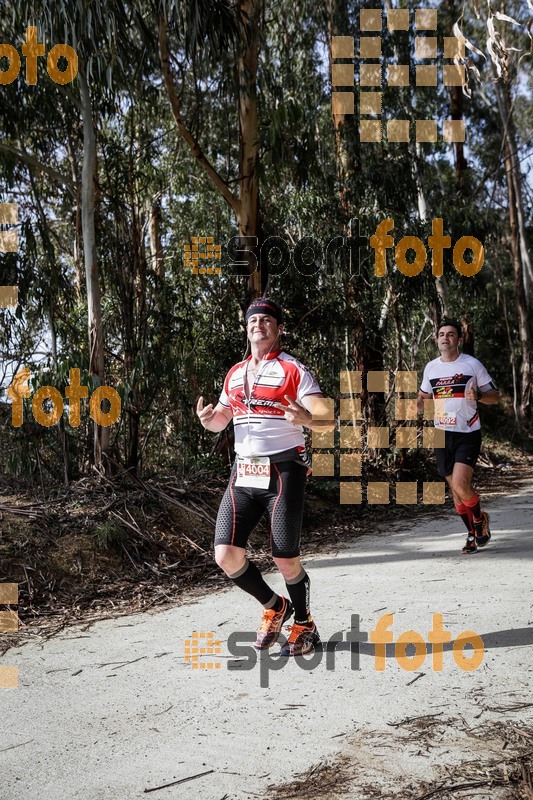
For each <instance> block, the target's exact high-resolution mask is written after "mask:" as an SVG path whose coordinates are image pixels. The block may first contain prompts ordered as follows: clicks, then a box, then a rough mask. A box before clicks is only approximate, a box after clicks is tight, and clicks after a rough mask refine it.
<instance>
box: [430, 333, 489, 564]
mask: <svg viewBox="0 0 533 800" xmlns="http://www.w3.org/2000/svg"><path fill="white" fill-rule="evenodd" d="M462 344H463V338H462V331H461V327H460V325H459V323H458V322H456V321H455V320H453V319H447V318H445V319H443V320H442V322H441V324H440V326H439V328H438V330H437V346H438V348H439V352H440V356H439V358H435V359H433V361H430V362H429V364H426V367H425V369H424V377H423V378H422V384H421V387H420V391H419V392H418V400H417V408H418V410H419V411H423V409H424V400H429V399H431V398H433V399H434V400H435V427H436V428H443V429H444V431H445V434H444V436H445V446H444V447H439V448H435V455H436V457H437V467H438V470H439V475H441V476H442V477H443V478H446V481H447V482H448V485H449V487H450V489H451V491H452V495H453V500H454V503H455V508H456V510H457V513H458V514H459V516H460V517H461V519H462V520H463V522H464V524H465V526H466V529H467V531H468V535H467V538H466V542H465V545H464V547H463V555H467V554H469V553H476V552H477V549H478V547H485V545H486V544H487V542H488V541H489V539H490V536H491V534H490V528H489V515H488V514H487V513H486V511H481V509H480V499H479V495H478V493H477V492H476V491H475V490H474V489H473V488H472V475H473V474H474V467H475V465H476V461H477V459H478V456H479V451H480V449H481V430H480V423H479V414H478V411H477V405H476V404H477V403H485V404H486V405H493V404H494V403H497V402H498V401H499V399H500V394H499V392H498V389H497V388H496V385H495V383H494V381H493V380H492V378H491V377H490V375H489V373H488V372H487V370H486V369H485V367H484V366H483V364H482V363H481V362H480V361H478V360H477V358H474V357H473V356H468V355H466V354H465V353H460V352H459V347H460V346H461V345H462Z"/></svg>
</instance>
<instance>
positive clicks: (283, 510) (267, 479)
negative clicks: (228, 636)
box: [196, 298, 335, 656]
mask: <svg viewBox="0 0 533 800" xmlns="http://www.w3.org/2000/svg"><path fill="white" fill-rule="evenodd" d="M282 332H283V317H282V311H281V309H280V308H279V306H278V305H276V303H274V302H273V301H272V300H268V299H265V298H260V299H259V300H254V301H253V302H252V303H251V305H250V306H249V308H248V310H247V312H246V333H247V337H248V340H249V342H250V346H251V355H250V356H248V358H246V359H245V360H244V361H241V362H239V363H238V364H235V366H234V367H232V368H231V369H230V371H229V372H228V374H227V375H226V378H225V380H224V388H223V390H222V393H221V395H220V399H219V402H218V403H217V405H216V406H215V407H214V408H213V406H212V404H210V405H207V406H204V401H203V397H200V398H199V399H198V404H197V407H196V413H197V415H198V417H199V419H200V422H201V423H202V425H203V426H204V428H206V430H208V431H212V432H213V433H217V432H219V431H222V430H224V428H225V427H226V426H227V425H228V423H229V422H230V420H231V419H233V424H234V428H235V451H236V453H237V456H236V459H235V464H234V465H233V468H232V470H231V475H230V479H229V484H228V487H227V489H226V492H225V494H224V496H223V498H222V502H221V504H220V508H219V510H218V516H217V524H216V532H215V560H216V562H217V564H218V565H219V567H221V568H222V569H223V570H224V572H225V573H226V575H227V576H228V577H229V578H231V579H232V581H233V582H234V583H235V584H236V585H237V586H239V587H240V588H241V589H243V590H244V591H245V592H248V594H251V595H252V596H253V597H255V598H256V600H258V601H259V603H261V605H262V606H263V613H262V619H261V626H260V628H259V630H258V632H257V638H256V641H255V643H254V647H255V648H256V650H264V649H266V648H268V647H271V646H272V645H273V644H275V642H276V641H277V640H278V638H279V635H280V632H281V628H282V626H283V623H284V622H285V621H286V620H287V619H289V618H290V617H291V616H292V614H293V613H294V615H295V616H294V624H293V625H292V626H291V628H290V636H289V638H288V640H287V642H286V643H285V644H284V645H283V646H282V649H281V653H282V655H285V656H295V655H302V654H303V653H309V652H311V650H313V649H314V648H315V646H316V645H317V644H319V643H320V637H319V635H318V630H317V628H316V625H315V623H314V621H313V618H312V616H311V611H310V605H309V599H310V593H309V588H310V581H309V576H308V574H307V572H306V571H305V570H304V568H303V567H302V564H301V562H300V530H301V525H302V516H303V506H304V492H305V484H306V481H307V474H308V465H307V463H306V461H305V440H304V434H303V428H304V427H306V428H309V429H311V430H332V429H333V427H334V424H335V423H334V422H333V421H329V422H325V421H320V420H317V419H313V416H312V413H311V412H313V414H314V415H317V414H318V415H322V416H323V417H326V416H327V415H328V414H327V412H328V409H327V405H326V403H325V402H324V400H323V395H322V392H321V391H320V387H319V385H318V383H317V382H316V380H315V378H314V376H313V375H312V374H311V373H310V372H309V370H307V369H306V367H304V366H303V364H301V363H300V362H299V361H297V360H296V359H295V358H293V356H291V355H289V354H288V353H285V352H283V351H282V350H281V348H280V335H281V334H282ZM265 511H266V512H267V514H268V517H269V521H270V528H271V534H270V547H271V552H272V559H273V561H274V563H275V564H276V566H277V568H278V569H279V571H280V572H281V574H282V575H283V577H284V579H285V584H286V586H287V593H288V595H289V598H290V599H289V598H287V597H283V596H279V595H277V594H276V593H275V592H274V591H273V590H272V589H271V588H270V586H269V585H268V584H267V583H266V582H265V580H264V579H263V576H262V575H261V572H260V571H259V569H258V568H257V566H256V565H255V564H254V563H253V562H252V561H250V560H249V559H248V558H247V556H246V544H247V542H248V538H249V536H250V534H251V533H252V531H253V530H254V528H255V527H256V525H257V524H258V522H259V520H260V519H261V517H262V516H263V514H264V512H265Z"/></svg>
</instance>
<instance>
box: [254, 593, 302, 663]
mask: <svg viewBox="0 0 533 800" xmlns="http://www.w3.org/2000/svg"><path fill="white" fill-rule="evenodd" d="M281 599H282V601H283V605H282V606H281V609H280V610H279V611H274V609H273V608H264V609H263V615H262V617H261V627H260V628H259V630H258V631H257V638H256V640H255V642H254V643H253V647H255V649H256V650H266V649H267V647H272V645H273V644H275V643H276V642H277V641H278V638H279V635H280V633H281V628H282V626H283V623H284V622H285V620H287V619H289V617H291V616H292V614H293V613H294V608H293V606H292V603H291V601H290V600H287V598H286V597H282V598H281Z"/></svg>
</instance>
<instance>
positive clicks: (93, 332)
mask: <svg viewBox="0 0 533 800" xmlns="http://www.w3.org/2000/svg"><path fill="white" fill-rule="evenodd" d="M78 82H79V86H80V99H81V109H82V120H83V166H82V173H81V227H82V235H83V253H84V262H85V279H86V284H87V315H88V334H89V374H90V375H95V376H96V378H97V379H98V381H99V383H100V385H101V386H102V385H104V383H105V380H104V379H105V365H104V338H103V324H102V305H101V297H100V285H99V281H98V263H97V258H96V232H95V224H94V180H95V174H96V138H95V133H94V121H93V112H92V105H91V96H90V93H89V86H88V84H87V79H86V77H85V74H84V73H83V72H82V70H81V69H80V70H79V73H78ZM93 424H94V439H93V453H94V464H95V466H96V468H97V469H99V470H104V471H105V472H109V465H108V463H107V462H106V460H105V454H106V452H107V450H108V449H109V428H107V427H104V426H102V425H97V424H96V423H93Z"/></svg>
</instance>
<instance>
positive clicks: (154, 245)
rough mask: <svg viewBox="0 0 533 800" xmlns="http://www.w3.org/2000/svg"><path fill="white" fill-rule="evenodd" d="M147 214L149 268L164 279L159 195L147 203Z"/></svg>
mask: <svg viewBox="0 0 533 800" xmlns="http://www.w3.org/2000/svg"><path fill="white" fill-rule="evenodd" d="M147 212H148V214H149V217H150V266H151V268H152V269H153V271H154V272H155V274H156V275H157V276H158V277H159V278H161V279H164V277H165V260H164V258H163V244H162V241H161V195H160V194H158V195H157V196H156V197H153V198H152V199H151V200H149V201H148V204H147Z"/></svg>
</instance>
